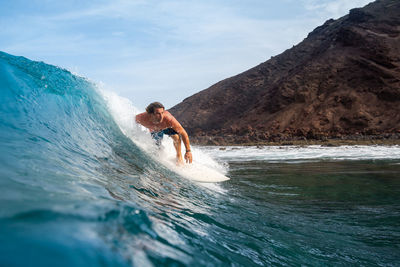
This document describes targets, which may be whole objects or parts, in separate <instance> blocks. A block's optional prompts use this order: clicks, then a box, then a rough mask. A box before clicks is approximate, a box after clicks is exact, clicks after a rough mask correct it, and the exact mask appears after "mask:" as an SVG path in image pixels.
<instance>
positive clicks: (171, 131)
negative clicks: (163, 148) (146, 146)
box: [151, 128, 178, 146]
mask: <svg viewBox="0 0 400 267" xmlns="http://www.w3.org/2000/svg"><path fill="white" fill-rule="evenodd" d="M164 134H166V135H174V134H178V133H177V132H176V131H175V130H174V129H172V128H167V129H164V130H161V131H159V132H151V137H152V138H153V139H154V140H155V141H156V145H157V146H160V145H161V141H162V139H163V137H164Z"/></svg>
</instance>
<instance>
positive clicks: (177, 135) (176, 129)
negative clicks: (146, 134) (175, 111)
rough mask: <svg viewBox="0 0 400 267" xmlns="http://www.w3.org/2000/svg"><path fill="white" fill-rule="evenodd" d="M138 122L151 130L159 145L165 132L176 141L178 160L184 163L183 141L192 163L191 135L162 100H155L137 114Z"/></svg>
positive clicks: (188, 158)
mask: <svg viewBox="0 0 400 267" xmlns="http://www.w3.org/2000/svg"><path fill="white" fill-rule="evenodd" d="M136 122H137V123H140V124H141V125H143V126H144V127H146V128H147V129H149V130H150V133H151V136H152V137H153V139H154V140H155V141H156V144H157V145H161V140H162V139H163V137H164V134H166V135H169V136H170V137H171V138H172V140H173V141H174V147H175V150H176V162H177V163H178V164H183V158H182V152H181V141H183V144H184V145H185V148H186V153H185V160H186V163H192V161H193V159H192V152H191V151H190V142H189V136H188V134H187V133H186V131H185V129H183V127H182V125H181V124H180V123H179V122H178V121H177V120H176V119H175V118H174V116H172V115H171V113H169V112H168V111H166V110H165V108H164V106H163V105H162V104H161V103H160V102H153V103H151V104H150V105H148V106H147V108H146V112H143V113H140V114H138V115H136Z"/></svg>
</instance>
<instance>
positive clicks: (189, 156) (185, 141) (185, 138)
mask: <svg viewBox="0 0 400 267" xmlns="http://www.w3.org/2000/svg"><path fill="white" fill-rule="evenodd" d="M172 129H174V130H175V131H176V132H177V133H178V134H179V135H180V136H181V137H182V141H183V144H184V145H185V149H186V153H185V160H186V162H188V163H192V161H193V156H192V151H191V150H190V141H189V135H188V134H187V132H186V130H185V129H184V128H183V127H182V125H180V123H179V122H177V123H176V124H175V123H174V125H172Z"/></svg>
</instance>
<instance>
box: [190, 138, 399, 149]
mask: <svg viewBox="0 0 400 267" xmlns="http://www.w3.org/2000/svg"><path fill="white" fill-rule="evenodd" d="M198 141H199V140H196V138H194V140H193V142H192V143H193V145H198V146H311V145H321V146H326V147H338V146H358V145H363V146H368V145H369V146H374V145H382V146H395V145H400V138H386V139H374V138H355V139H329V138H328V139H324V140H315V139H310V140H308V139H306V140H282V141H251V142H232V141H230V140H229V141H228V140H222V141H221V139H220V138H218V141H216V140H213V139H211V138H210V139H208V140H201V141H200V142H198ZM204 141H206V142H204Z"/></svg>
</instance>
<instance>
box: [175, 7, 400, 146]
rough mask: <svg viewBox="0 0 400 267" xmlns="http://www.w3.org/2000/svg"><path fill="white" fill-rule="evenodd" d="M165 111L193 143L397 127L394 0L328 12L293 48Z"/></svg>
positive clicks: (398, 53)
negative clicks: (333, 16) (335, 14)
mask: <svg viewBox="0 0 400 267" xmlns="http://www.w3.org/2000/svg"><path fill="white" fill-rule="evenodd" d="M170 112H171V113H172V114H174V115H175V116H176V117H177V119H178V120H179V121H180V122H181V123H182V124H183V126H184V127H185V128H186V129H187V131H188V132H189V134H190V135H191V137H192V139H193V140H195V141H196V140H197V142H198V143H199V142H200V143H201V142H204V140H210V137H211V139H214V141H216V142H218V140H221V138H223V139H224V140H228V141H229V142H230V143H243V142H249V141H253V142H254V141H271V140H292V139H301V138H308V139H321V138H337V137H342V138H343V137H345V136H354V135H360V134H363V135H375V136H377V135H385V134H386V135H387V134H398V133H399V132H400V1H398V0H381V1H376V2H374V3H371V4H369V5H367V6H365V7H364V8H359V9H352V10H351V11H350V13H349V14H348V15H346V16H344V17H342V18H340V19H338V20H328V21H327V22H325V24H324V25H322V26H320V27H317V28H316V29H315V30H314V31H312V32H311V33H310V34H309V35H308V36H307V38H306V39H304V40H303V41H302V42H301V43H299V44H298V45H296V46H294V47H293V48H291V49H288V50H286V51H285V52H283V53H282V54H280V55H278V56H276V57H273V58H271V59H270V60H268V61H266V62H264V63H262V64H260V65H258V66H256V67H254V68H252V69H250V70H248V71H246V72H244V73H241V74H239V75H237V76H234V77H231V78H228V79H225V80H223V81H221V82H218V83H217V84H215V85H213V86H211V87H210V88H208V89H205V90H203V91H201V92H199V93H197V94H195V95H193V96H191V97H189V98H187V99H185V100H184V101H183V102H181V103H180V104H178V105H176V106H174V107H173V108H172V109H171V110H170Z"/></svg>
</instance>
